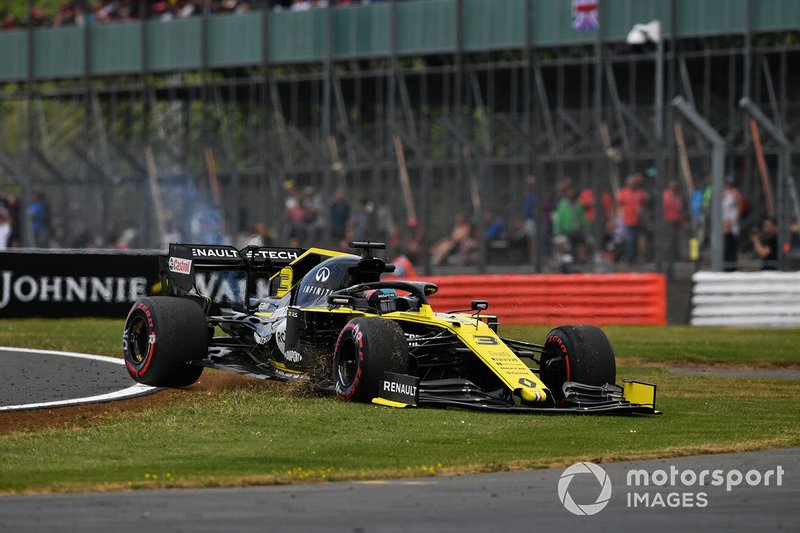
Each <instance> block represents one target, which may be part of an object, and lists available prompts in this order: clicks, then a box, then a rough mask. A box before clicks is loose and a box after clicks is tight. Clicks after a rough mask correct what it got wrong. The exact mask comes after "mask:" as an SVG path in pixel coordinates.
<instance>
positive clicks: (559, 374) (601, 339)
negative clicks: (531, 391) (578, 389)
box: [539, 325, 617, 403]
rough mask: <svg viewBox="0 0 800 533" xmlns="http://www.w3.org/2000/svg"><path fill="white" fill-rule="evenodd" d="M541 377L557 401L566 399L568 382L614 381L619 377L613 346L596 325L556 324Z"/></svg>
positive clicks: (548, 340)
mask: <svg viewBox="0 0 800 533" xmlns="http://www.w3.org/2000/svg"><path fill="white" fill-rule="evenodd" d="M539 377H540V378H541V380H542V382H543V383H544V384H545V385H547V387H548V388H549V389H550V391H551V392H552V393H553V396H554V398H555V400H556V402H557V403H558V402H562V401H563V400H564V392H563V389H562V385H563V384H564V382H565V381H575V382H578V383H583V384H585V385H598V386H599V385H605V384H606V383H612V384H613V383H614V381H615V380H616V377H617V364H616V360H615V358H614V349H613V348H612V347H611V343H610V342H609V340H608V337H606V334H605V333H603V330H601V329H600V328H597V327H595V326H586V325H571V326H560V327H557V328H555V329H554V330H552V331H551V332H550V333H548V334H547V339H546V340H545V343H544V350H543V352H542V359H541V362H540V365H539Z"/></svg>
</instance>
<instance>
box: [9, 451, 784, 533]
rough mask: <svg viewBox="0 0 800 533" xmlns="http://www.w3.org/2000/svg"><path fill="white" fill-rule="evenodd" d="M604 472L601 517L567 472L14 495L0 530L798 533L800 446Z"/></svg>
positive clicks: (590, 492) (593, 492)
mask: <svg viewBox="0 0 800 533" xmlns="http://www.w3.org/2000/svg"><path fill="white" fill-rule="evenodd" d="M779 466H780V468H781V469H782V476H781V485H780V486H777V479H776V475H777V472H778V467H779ZM602 467H603V468H604V469H605V471H606V472H607V475H608V478H609V479H610V481H611V485H612V495H611V498H610V500H609V501H608V504H607V506H606V507H605V508H604V509H603V510H601V511H600V512H599V513H597V514H595V515H593V516H575V515H573V514H571V513H569V512H568V511H567V510H566V509H565V507H564V506H563V505H562V504H561V502H560V500H559V496H558V485H559V479H560V477H561V475H562V474H563V473H564V470H563V469H560V468H559V469H551V470H538V471H530V472H506V473H497V474H482V475H469V476H456V477H439V478H420V479H407V480H392V481H370V482H342V483H325V484H315V485H288V486H268V487H251V488H232V489H192V490H152V491H149V490H142V491H133V492H117V493H89V494H49V495H38V496H35V495H22V496H5V497H0V531H9V532H11V531H13V532H29V531H36V532H40V531H53V532H60V531H81V532H108V531H114V532H115V533H125V532H139V531H151V532H161V531H170V532H172V531H175V532H183V531H186V532H218V531H226V532H228V531H288V532H305V531H335V532H348V533H362V532H363V533H368V532H389V531H413V532H450V531H452V532H459V533H465V532H484V531H492V532H494V531H514V532H526V531H570V532H571V531H647V532H648V533H653V532H660V531H670V532H671V531H776V530H777V531H787V532H788V531H800V510H798V501H800V448H791V449H782V450H772V451H766V452H754V453H743V454H721V455H705V456H696V457H688V458H682V459H665V460H656V461H636V462H621V463H614V464H605V465H602ZM673 467H674V468H675V469H676V471H677V472H678V474H677V476H678V477H677V478H676V479H678V482H677V483H678V485H677V486H664V487H656V486H652V485H651V486H649V487H644V486H638V487H636V486H633V487H629V486H628V485H627V481H626V480H627V472H628V471H630V470H631V469H639V470H641V469H644V470H646V471H648V472H649V473H650V474H651V475H653V476H655V472H657V471H658V470H663V471H665V472H670V469H671V468H673ZM690 469H691V470H692V471H694V472H695V473H696V474H698V475H699V474H700V473H701V471H702V470H710V471H713V470H715V469H720V470H722V471H723V476H724V477H725V479H726V480H727V479H728V476H729V475H730V474H731V473H732V472H733V471H734V470H738V471H739V472H741V473H742V474H744V475H745V476H746V475H747V473H748V472H750V471H751V470H755V471H758V472H759V474H760V475H762V476H763V475H764V474H765V473H766V472H767V471H768V470H773V472H775V475H773V476H772V477H771V478H770V481H771V482H770V484H769V486H764V485H763V482H762V483H761V484H760V485H758V486H749V485H748V484H747V483H746V481H745V480H743V481H742V482H741V484H740V485H739V486H732V487H731V491H730V492H728V491H726V487H725V486H720V487H714V486H708V485H706V486H702V487H700V486H697V484H695V485H693V486H684V485H682V484H681V482H680V478H681V476H682V475H683V472H685V471H687V470H690ZM754 476H755V474H753V477H752V478H751V479H755V477H754ZM687 479H688V478H687ZM708 479H709V480H710V479H711V478H710V477H709V478H708ZM734 480H735V475H734V477H733V478H731V481H732V482H733V481H734ZM568 492H569V494H570V495H571V496H572V497H573V501H575V502H577V503H580V504H584V503H594V502H595V500H596V498H597V496H598V495H599V493H600V484H599V482H598V480H597V479H596V478H595V477H594V476H592V475H591V474H579V475H576V476H575V478H573V480H572V482H571V483H570V484H569V486H568ZM633 492H635V493H637V494H640V495H642V494H645V493H646V494H648V495H649V498H650V501H651V502H656V501H658V500H657V499H656V496H655V495H656V494H661V495H662V498H663V501H665V502H666V501H669V498H670V496H668V494H670V493H678V494H680V495H681V496H680V498H681V501H691V502H694V503H696V502H698V501H699V494H698V493H703V494H705V497H704V500H705V501H706V502H707V504H706V505H705V506H704V507H697V506H694V507H678V508H671V507H669V506H668V505H666V504H665V505H664V506H660V505H658V506H656V507H644V506H643V505H642V504H639V505H638V506H637V507H632V506H630V505H629V498H630V496H629V493H633ZM684 494H691V496H683V495H684ZM556 528H557V529H556Z"/></svg>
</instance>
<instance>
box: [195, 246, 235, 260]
mask: <svg viewBox="0 0 800 533" xmlns="http://www.w3.org/2000/svg"><path fill="white" fill-rule="evenodd" d="M192 255H193V256H194V257H202V258H210V259H235V260H237V261H238V260H240V259H241V256H240V255H239V252H238V251H237V250H236V248H233V247H232V246H203V247H200V246H193V247H192Z"/></svg>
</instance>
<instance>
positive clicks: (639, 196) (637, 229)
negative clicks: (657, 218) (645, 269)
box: [617, 173, 647, 263]
mask: <svg viewBox="0 0 800 533" xmlns="http://www.w3.org/2000/svg"><path fill="white" fill-rule="evenodd" d="M642 179H643V178H642V175H641V173H637V174H632V175H630V176H628V180H627V184H626V186H625V187H623V188H622V189H620V190H619V193H618V194H617V207H618V208H619V210H620V213H621V214H622V226H623V227H624V229H625V260H626V261H627V262H628V263H633V262H634V261H636V258H637V256H638V249H639V236H640V235H641V233H642V225H643V224H644V210H645V205H646V204H647V193H646V192H644V189H642Z"/></svg>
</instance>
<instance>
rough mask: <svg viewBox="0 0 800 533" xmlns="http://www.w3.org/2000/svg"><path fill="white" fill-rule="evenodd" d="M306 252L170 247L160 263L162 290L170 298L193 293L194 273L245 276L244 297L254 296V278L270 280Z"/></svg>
mask: <svg viewBox="0 0 800 533" xmlns="http://www.w3.org/2000/svg"><path fill="white" fill-rule="evenodd" d="M303 252H305V249H303V248H281V247H265V246H247V247H245V248H242V249H241V250H237V249H236V248H234V247H233V246H227V245H223V244H170V245H169V253H168V254H167V255H162V256H161V257H160V262H159V270H160V277H161V287H162V290H163V291H164V292H166V293H167V294H170V295H172V296H186V295H187V294H189V292H190V291H191V290H192V289H195V291H196V290H197V289H196V286H195V275H196V273H197V272H244V273H245V274H246V276H247V278H246V279H247V294H248V295H249V294H253V291H254V289H255V278H256V277H264V276H266V277H269V276H272V275H273V274H274V273H276V272H278V271H279V270H280V269H281V268H283V267H285V266H287V265H289V264H290V263H291V262H292V261H294V260H295V259H297V258H298V257H300V255H302V254H303Z"/></svg>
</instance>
